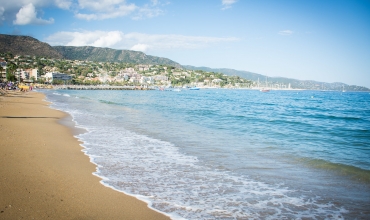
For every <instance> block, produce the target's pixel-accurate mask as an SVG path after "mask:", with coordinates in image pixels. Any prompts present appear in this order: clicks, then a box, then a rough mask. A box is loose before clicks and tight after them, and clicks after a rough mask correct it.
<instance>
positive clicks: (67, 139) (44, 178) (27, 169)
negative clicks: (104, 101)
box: [0, 92, 169, 219]
mask: <svg viewBox="0 0 370 220" xmlns="http://www.w3.org/2000/svg"><path fill="white" fill-rule="evenodd" d="M43 98H44V94H42V93H37V92H28V93H20V92H13V93H10V94H8V95H7V96H0V219H22V218H23V219H47V218H48V219H169V218H168V217H167V216H165V215H162V214H160V213H158V212H155V211H153V210H151V209H149V208H148V206H147V204H146V203H144V202H142V201H139V200H138V199H136V198H134V197H131V196H128V195H125V194H123V193H120V192H117V191H114V190H113V189H111V188H108V187H105V186H103V185H102V184H100V183H99V181H100V180H101V179H100V178H98V177H96V176H94V175H93V174H92V173H93V172H94V171H95V169H96V167H95V165H94V164H92V163H90V160H89V158H88V156H86V155H84V153H83V152H81V150H82V147H81V146H80V145H79V144H80V143H79V142H78V140H77V139H76V138H74V137H73V135H72V131H71V129H70V128H68V127H66V126H63V125H61V124H60V123H58V120H60V119H61V118H63V117H66V114H65V113H63V112H60V111H57V110H53V109H50V108H49V107H48V103H47V102H45V101H42V100H43Z"/></svg>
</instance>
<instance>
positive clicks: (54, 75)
mask: <svg viewBox="0 0 370 220" xmlns="http://www.w3.org/2000/svg"><path fill="white" fill-rule="evenodd" d="M44 77H45V80H46V81H47V82H52V81H53V80H63V81H69V80H71V79H72V76H70V75H67V74H65V73H58V72H48V73H46V74H45V76H44Z"/></svg>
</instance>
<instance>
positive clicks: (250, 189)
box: [42, 89, 370, 219]
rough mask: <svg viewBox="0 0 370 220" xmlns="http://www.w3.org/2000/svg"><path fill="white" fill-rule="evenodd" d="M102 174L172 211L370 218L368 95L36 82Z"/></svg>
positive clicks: (188, 215)
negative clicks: (77, 130) (60, 86)
mask: <svg viewBox="0 0 370 220" xmlns="http://www.w3.org/2000/svg"><path fill="white" fill-rule="evenodd" d="M42 92H44V93H45V94H46V95H47V100H48V101H51V102H52V103H53V104H52V107H53V108H56V109H60V110H62V111H65V112H68V113H69V114H71V116H72V117H73V120H74V122H75V123H76V125H77V126H78V127H81V128H84V129H86V130H87V132H85V133H83V134H79V135H77V138H78V139H80V140H81V141H83V146H84V147H85V153H86V154H87V155H89V156H90V158H91V160H92V161H93V162H94V163H96V164H97V167H98V170H97V172H96V173H95V174H96V175H98V176H100V177H102V178H103V180H102V183H103V184H104V185H107V186H110V187H112V188H114V189H116V190H118V191H123V192H125V193H127V194H130V195H134V196H136V197H138V198H139V199H142V200H144V201H146V202H148V204H149V205H150V207H151V208H153V209H156V210H159V211H161V212H163V213H165V214H167V215H169V216H171V217H172V218H173V219H302V218H307V219H338V218H342V219H343V218H344V219H369V218H370V209H369V207H370V206H369V204H370V94H369V93H354V92H353V93H352V92H345V93H340V92H320V91H271V92H269V93H261V92H259V91H252V90H224V89H218V90H211V89H209V90H198V91H190V90H182V91H181V92H173V91H72V90H43V91H42Z"/></svg>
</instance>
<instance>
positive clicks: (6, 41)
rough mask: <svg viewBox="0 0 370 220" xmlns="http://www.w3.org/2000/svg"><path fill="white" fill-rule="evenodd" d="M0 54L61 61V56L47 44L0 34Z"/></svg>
mask: <svg viewBox="0 0 370 220" xmlns="http://www.w3.org/2000/svg"><path fill="white" fill-rule="evenodd" d="M0 52H1V53H8V52H10V53H12V54H14V55H22V56H26V55H31V56H41V57H47V58H55V59H62V58H63V55H62V54H60V53H59V52H58V51H57V50H55V49H54V48H53V47H52V46H50V45H49V44H47V43H43V42H41V41H39V40H37V39H35V38H33V37H29V36H15V35H6V34H0Z"/></svg>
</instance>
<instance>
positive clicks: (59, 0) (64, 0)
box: [55, 0, 72, 10]
mask: <svg viewBox="0 0 370 220" xmlns="http://www.w3.org/2000/svg"><path fill="white" fill-rule="evenodd" d="M55 5H56V6H57V7H58V8H61V9H66V10H68V9H70V8H71V6H72V1H71V0H55Z"/></svg>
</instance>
